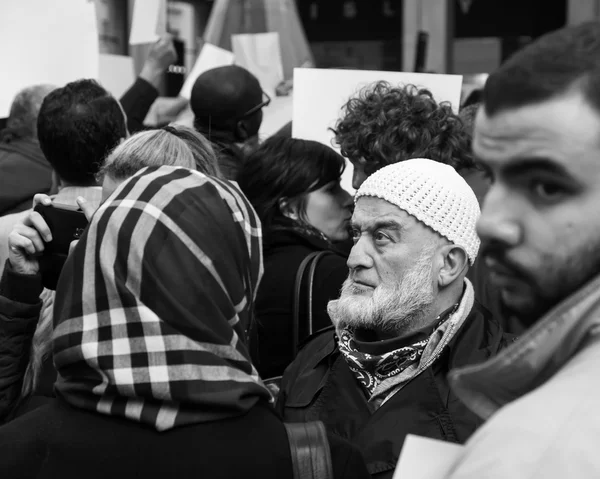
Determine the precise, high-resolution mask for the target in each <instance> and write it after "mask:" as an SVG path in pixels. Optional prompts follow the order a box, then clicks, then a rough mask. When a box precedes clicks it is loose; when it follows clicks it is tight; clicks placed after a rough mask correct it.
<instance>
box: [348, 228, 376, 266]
mask: <svg viewBox="0 0 600 479" xmlns="http://www.w3.org/2000/svg"><path fill="white" fill-rule="evenodd" d="M346 264H347V265H348V268H350V269H351V270H355V269H361V268H363V269H368V268H371V267H373V258H372V256H371V255H370V254H369V251H368V241H367V239H366V238H363V237H362V236H361V237H359V238H358V240H357V241H356V242H355V243H354V246H352V249H351V250H350V256H348V261H347V262H346Z"/></svg>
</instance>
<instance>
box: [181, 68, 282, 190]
mask: <svg viewBox="0 0 600 479" xmlns="http://www.w3.org/2000/svg"><path fill="white" fill-rule="evenodd" d="M270 101H271V100H270V98H268V96H266V94H265V93H264V92H263V90H262V88H261V86H260V83H259V81H258V79H257V78H256V77H255V76H254V75H252V73H250V72H249V71H248V70H246V69H244V68H242V67H240V66H237V65H230V66H224V67H218V68H213V69H211V70H207V71H205V72H204V73H202V75H200V76H199V77H198V79H197V80H196V82H195V83H194V86H193V87H192V93H191V99H190V106H191V107H192V111H193V112H194V128H195V129H196V130H197V131H199V132H200V133H202V134H203V135H204V136H205V137H206V138H208V139H209V140H210V141H211V142H212V143H213V147H214V149H215V153H217V156H218V158H219V166H220V168H221V171H222V172H223V175H224V176H225V178H227V179H228V180H233V181H235V180H237V175H238V173H239V170H240V168H241V167H242V165H243V162H244V158H245V156H246V154H247V153H248V151H252V150H253V149H254V148H255V147H256V146H257V145H258V131H259V129H260V125H261V124H262V119H263V111H262V109H263V108H264V107H266V106H267V105H268V104H269V103H270Z"/></svg>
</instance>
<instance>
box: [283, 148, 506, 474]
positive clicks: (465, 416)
mask: <svg viewBox="0 0 600 479" xmlns="http://www.w3.org/2000/svg"><path fill="white" fill-rule="evenodd" d="M355 202H356V205H355V210H354V214H353V217H352V228H353V238H354V246H353V248H352V251H351V253H350V257H349V258H348V267H349V269H350V273H349V276H348V279H347V280H346V282H345V283H344V285H343V287H342V291H341V295H340V298H339V299H338V300H336V301H332V302H330V303H329V307H328V311H329V315H330V317H331V320H332V323H333V327H331V328H329V329H327V330H324V331H321V332H319V333H318V334H316V335H315V336H314V337H313V338H312V339H311V340H310V341H309V342H308V343H307V344H306V345H305V347H304V348H303V350H302V351H301V352H300V354H299V355H298V357H297V358H296V360H295V361H294V362H293V363H292V365H291V366H290V367H289V368H288V369H287V370H286V372H285V375H284V377H283V380H282V385H281V392H280V396H279V400H278V404H277V407H278V409H279V411H280V412H281V413H282V414H283V416H284V419H285V420H286V421H288V422H304V421H311V420H316V419H318V420H321V421H323V422H324V423H325V425H326V427H327V428H328V429H329V431H330V432H331V433H333V434H338V435H339V436H341V437H344V438H345V439H348V440H350V441H351V442H353V443H354V444H356V445H357V446H358V447H359V448H360V449H361V450H362V453H363V455H364V457H365V459H366V461H367V466H368V468H369V472H370V473H371V474H372V475H373V477H376V478H391V477H392V475H393V472H394V468H395V466H396V462H397V459H398V456H399V453H400V450H401V447H402V444H403V442H404V439H405V437H406V435H407V434H418V435H421V436H426V437H431V438H436V439H442V440H447V441H452V442H458V443H462V442H464V441H465V440H466V439H467V438H468V437H469V436H470V435H471V433H473V431H474V430H475V429H476V428H477V426H479V424H480V423H481V421H480V420H479V419H478V417H477V416H476V415H474V414H472V413H470V412H469V411H468V410H467V409H466V408H465V407H464V406H463V405H462V404H461V403H460V402H459V401H458V400H457V398H456V397H455V396H454V395H453V394H452V393H451V391H450V389H449V386H448V383H447V380H446V375H447V373H448V371H449V370H450V369H452V368H455V367H459V366H465V365H469V364H473V363H478V362H481V361H483V360H485V359H487V358H489V357H490V356H491V355H493V354H495V353H496V352H497V351H498V350H499V349H500V348H501V347H503V346H504V344H505V339H504V336H503V333H502V330H501V328H500V327H499V325H498V324H497V323H496V322H495V321H494V320H493V318H492V317H491V315H490V313H489V312H488V311H487V310H486V309H485V308H483V307H482V306H480V305H479V304H478V303H477V301H475V299H474V295H473V287H472V285H471V283H470V282H469V281H468V280H467V279H466V277H465V275H466V273H467V271H468V268H469V266H470V265H471V264H473V261H475V258H476V257H477V252H478V249H479V238H478V237H477V234H476V231H475V224H476V222H477V220H478V218H479V205H478V202H477V198H476V197H475V194H474V193H473V191H472V190H471V188H470V187H469V186H468V185H467V184H466V182H465V181H464V180H463V179H462V178H461V177H460V176H459V175H458V173H456V171H455V170H454V169H453V168H452V167H451V166H448V165H444V164H442V163H438V162H435V161H432V160H427V159H413V160H407V161H403V162H400V163H396V164H394V165H389V166H386V167H384V168H382V169H380V170H379V171H377V172H376V173H374V174H373V175H371V176H370V177H369V178H368V179H366V180H365V182H364V183H363V184H362V186H361V187H360V189H359V190H358V192H357V194H356V197H355Z"/></svg>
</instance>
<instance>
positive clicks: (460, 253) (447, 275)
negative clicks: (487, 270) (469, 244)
mask: <svg viewBox="0 0 600 479" xmlns="http://www.w3.org/2000/svg"><path fill="white" fill-rule="evenodd" d="M439 254H441V255H442V258H443V264H442V267H441V268H440V270H439V272H438V286H439V287H440V289H441V288H445V287H446V286H449V285H451V284H452V283H454V281H456V279H457V278H460V277H461V276H462V275H463V273H465V272H466V271H467V269H468V265H469V258H468V256H467V253H466V251H465V250H464V249H463V248H461V247H460V246H457V245H455V244H448V245H444V246H442V247H441V248H440V250H439Z"/></svg>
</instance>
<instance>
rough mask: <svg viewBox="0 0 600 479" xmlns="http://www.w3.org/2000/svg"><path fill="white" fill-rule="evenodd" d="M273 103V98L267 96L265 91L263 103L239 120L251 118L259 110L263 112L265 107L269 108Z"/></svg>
mask: <svg viewBox="0 0 600 479" xmlns="http://www.w3.org/2000/svg"><path fill="white" fill-rule="evenodd" d="M270 103H271V97H270V96H269V95H267V93H266V92H265V91H263V101H262V102H261V103H259V104H258V105H256V106H255V107H252V108H250V109H249V110H248V111H247V112H246V113H244V114H243V115H242V116H240V117H239V118H238V119H239V120H242V119H244V118H248V117H249V116H252V115H254V114H255V113H256V112H257V111H258V110H262V109H263V108H264V107H266V106H269V104H270Z"/></svg>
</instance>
